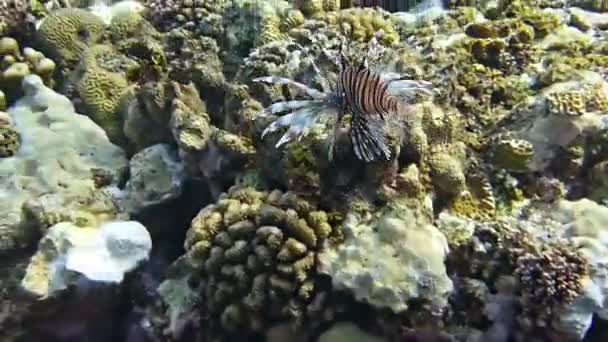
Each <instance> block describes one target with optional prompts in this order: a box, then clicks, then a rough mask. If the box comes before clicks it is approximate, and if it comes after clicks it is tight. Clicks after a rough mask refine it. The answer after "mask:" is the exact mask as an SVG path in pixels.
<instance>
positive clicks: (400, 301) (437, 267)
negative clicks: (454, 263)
mask: <svg viewBox="0 0 608 342" xmlns="http://www.w3.org/2000/svg"><path fill="white" fill-rule="evenodd" d="M390 206H392V207H393V210H392V211H391V212H388V213H384V214H383V213H382V212H380V213H379V214H377V217H364V218H360V217H357V215H356V214H354V213H349V214H348V215H347V217H346V220H345V222H344V225H343V228H342V230H343V234H344V242H343V243H342V244H340V245H339V246H337V247H336V248H330V249H327V250H325V251H323V252H322V253H321V254H320V255H319V266H318V268H319V272H321V273H324V274H328V275H329V276H331V278H332V282H333V285H334V287H336V288H337V289H344V290H348V291H351V292H353V294H354V296H355V299H357V300H359V301H363V302H367V303H369V304H371V305H373V306H376V307H380V308H389V309H391V310H392V311H393V312H395V313H400V312H403V311H406V310H407V309H408V306H409V301H410V300H419V301H423V302H427V301H428V302H429V303H430V304H431V306H432V307H433V308H434V309H437V310H441V309H442V308H444V307H445V306H446V305H447V297H448V295H449V293H450V292H451V291H452V287H453V285H452V281H451V280H450V278H448V276H447V274H446V268H445V265H444V258H445V257H446V255H447V253H448V242H447V239H446V237H445V236H444V235H443V234H442V233H441V232H440V231H439V230H438V229H437V228H436V227H435V226H433V225H431V224H430V223H429V221H428V219H426V218H425V217H424V214H423V212H422V211H419V210H417V209H416V208H410V207H408V206H407V204H404V203H400V204H391V205H390ZM390 206H389V207H390ZM428 284H434V285H433V286H432V287H429V286H428Z"/></svg>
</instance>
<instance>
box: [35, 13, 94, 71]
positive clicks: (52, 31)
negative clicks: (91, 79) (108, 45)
mask: <svg viewBox="0 0 608 342" xmlns="http://www.w3.org/2000/svg"><path fill="white" fill-rule="evenodd" d="M104 27H105V25H104V23H103V21H102V20H101V19H100V18H99V17H98V16H96V15H95V14H93V13H91V12H89V11H86V10H84V9H79V8H64V9H60V10H57V11H55V12H53V13H51V14H50V15H49V16H48V17H46V18H45V19H44V21H43V22H42V24H41V25H40V27H39V28H38V31H37V36H38V39H39V41H40V42H41V44H42V45H43V47H44V48H45V51H46V52H48V53H49V55H50V56H52V57H53V58H55V59H56V60H57V62H59V63H61V65H62V66H67V67H71V66H74V64H75V63H77V62H78V60H79V59H80V58H81V57H82V55H83V53H84V52H85V51H86V50H87V49H88V48H89V47H90V46H92V45H93V44H95V43H96V42H97V41H98V40H99V39H100V38H101V37H102V35H103V30H104Z"/></svg>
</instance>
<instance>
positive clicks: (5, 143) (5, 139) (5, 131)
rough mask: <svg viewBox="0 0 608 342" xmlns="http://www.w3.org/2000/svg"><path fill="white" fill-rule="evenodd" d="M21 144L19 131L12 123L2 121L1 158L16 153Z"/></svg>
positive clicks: (0, 131) (0, 133)
mask: <svg viewBox="0 0 608 342" xmlns="http://www.w3.org/2000/svg"><path fill="white" fill-rule="evenodd" d="M0 113H2V112H0ZM19 146H20V142H19V132H17V131H16V130H15V128H14V127H12V126H11V125H3V124H2V123H0V158H4V157H10V156H12V155H14V154H15V152H17V150H18V149H19Z"/></svg>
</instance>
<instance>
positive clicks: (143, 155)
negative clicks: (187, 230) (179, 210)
mask: <svg viewBox="0 0 608 342" xmlns="http://www.w3.org/2000/svg"><path fill="white" fill-rule="evenodd" d="M129 170H130V172H129V174H130V178H129V181H128V182H127V185H126V187H125V191H126V196H127V203H126V204H127V207H128V211H129V212H139V211H141V210H143V209H145V208H148V207H151V206H154V205H157V204H161V203H164V202H167V201H169V200H172V199H175V198H177V197H179V196H180V195H181V193H182V185H183V181H184V177H185V175H184V168H183V166H182V164H181V163H180V161H179V159H178V156H177V151H173V150H171V148H170V146H169V145H166V144H157V145H152V146H150V147H148V148H146V149H143V150H141V151H140V152H138V153H137V154H136V155H134V156H133V158H131V161H130V162H129Z"/></svg>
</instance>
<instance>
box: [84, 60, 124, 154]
mask: <svg viewBox="0 0 608 342" xmlns="http://www.w3.org/2000/svg"><path fill="white" fill-rule="evenodd" d="M127 87H128V83H127V80H126V79H125V77H124V76H123V75H121V74H117V73H113V72H108V71H105V70H102V69H99V68H96V67H95V68H91V69H89V70H87V71H86V73H85V74H84V75H83V77H82V78H81V79H80V80H79V82H78V86H77V89H78V93H79V95H80V98H81V99H82V102H83V104H84V105H85V106H86V108H87V110H88V113H89V114H90V116H91V118H92V119H93V121H95V122H96V123H97V124H98V125H100V126H101V127H102V128H103V129H104V130H105V131H106V133H107V134H108V137H109V138H110V140H111V141H112V142H114V143H121V142H123V140H124V133H123V131H122V118H121V117H120V113H119V110H118V109H119V104H120V99H121V96H122V93H123V91H125V90H126V89H127Z"/></svg>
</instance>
